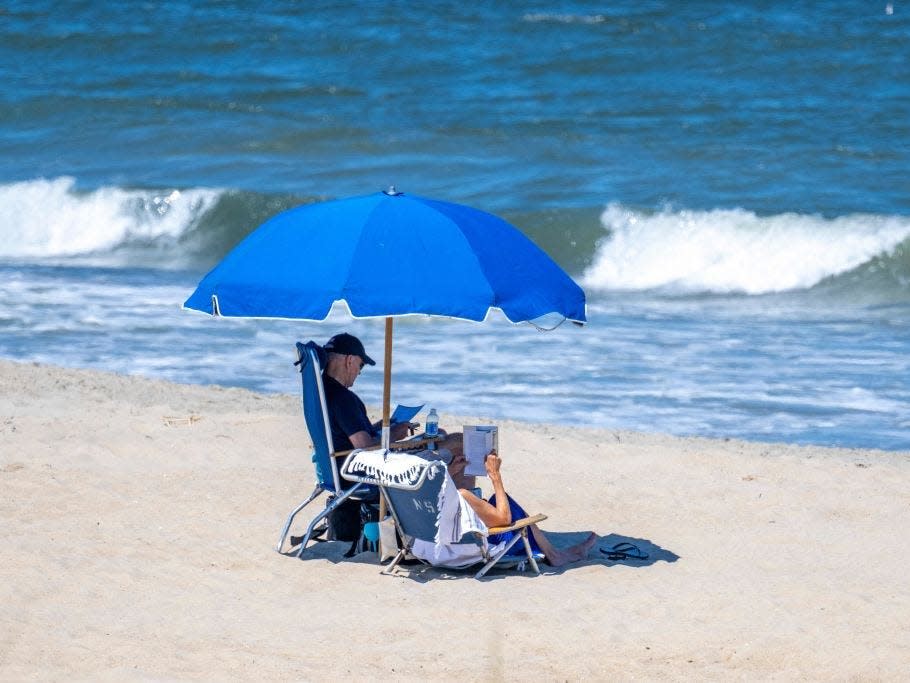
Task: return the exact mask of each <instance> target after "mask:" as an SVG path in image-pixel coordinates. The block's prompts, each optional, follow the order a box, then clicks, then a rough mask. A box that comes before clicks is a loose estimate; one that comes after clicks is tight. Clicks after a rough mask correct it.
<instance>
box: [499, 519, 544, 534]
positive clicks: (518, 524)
mask: <svg viewBox="0 0 910 683" xmlns="http://www.w3.org/2000/svg"><path fill="white" fill-rule="evenodd" d="M546 518H547V516H546V515H531V516H530V517H524V518H522V519H519V520H517V521H514V522H512V523H511V524H510V525H509V526H491V527H490V529H489V531H490V534H501V533H504V532H506V531H515V530H516V529H523V528H525V527H526V526H531V525H532V524H537V523H538V522H542V521H544V520H545V519H546Z"/></svg>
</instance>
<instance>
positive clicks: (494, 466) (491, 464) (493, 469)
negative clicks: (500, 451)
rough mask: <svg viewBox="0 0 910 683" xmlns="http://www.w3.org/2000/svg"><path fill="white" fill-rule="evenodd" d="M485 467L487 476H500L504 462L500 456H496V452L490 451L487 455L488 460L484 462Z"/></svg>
mask: <svg viewBox="0 0 910 683" xmlns="http://www.w3.org/2000/svg"><path fill="white" fill-rule="evenodd" d="M483 464H484V466H485V467H486V468H487V475H488V476H490V477H498V476H499V468H500V467H501V466H502V460H500V459H499V456H498V455H497V454H496V451H490V452H489V453H487V457H486V459H485V460H484V461H483Z"/></svg>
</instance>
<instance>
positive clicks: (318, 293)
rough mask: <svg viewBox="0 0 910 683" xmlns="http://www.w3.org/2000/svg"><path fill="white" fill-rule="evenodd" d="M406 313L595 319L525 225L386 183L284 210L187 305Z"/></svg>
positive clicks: (306, 315) (263, 313)
mask: <svg viewBox="0 0 910 683" xmlns="http://www.w3.org/2000/svg"><path fill="white" fill-rule="evenodd" d="M339 301H343V302H345V303H346V304H347V306H348V309H349V310H350V312H351V314H352V315H353V316H354V317H357V318H362V317H388V316H398V315H405V314H427V315H440V316H448V317H452V318H463V319H467V320H483V319H485V318H486V316H487V313H488V312H489V310H490V309H491V308H497V309H500V310H501V311H502V312H503V314H504V315H505V316H506V317H507V318H508V319H509V320H511V321H512V322H522V321H531V320H535V319H537V318H541V317H543V316H546V315H553V314H555V315H558V316H560V317H561V318H564V319H568V320H571V321H574V322H578V323H583V322H585V295H584V291H583V290H582V289H581V287H579V286H578V285H577V284H576V283H575V282H573V281H572V279H571V278H570V277H569V276H568V275H567V274H566V273H565V272H564V271H563V270H562V269H561V268H560V267H559V266H558V265H557V264H556V263H554V262H553V261H552V259H550V257H549V256H548V255H547V254H546V253H545V252H543V251H542V250H541V249H540V248H539V247H537V245H535V244H534V243H533V242H531V240H529V239H528V238H527V237H525V236H524V234H523V233H521V231H519V230H518V229H516V228H515V227H513V226H511V225H510V224H508V223H507V222H506V221H504V220H502V219H501V218H498V217H496V216H494V215H492V214H489V213H486V212H484V211H480V210H478V209H474V208H471V207H468V206H463V205H460V204H453V203H450V202H443V201H438V200H433V199H426V198H423V197H417V196H414V195H408V194H403V193H399V192H395V191H394V190H393V189H392V190H389V191H386V192H377V193H375V194H370V195H365V196H361V197H353V198H349V199H341V200H336V201H329V202H323V203H319V204H308V205H304V206H300V207H297V208H294V209H290V210H288V211H285V212H283V213H281V214H278V215H277V216H275V217H273V218H272V219H270V220H269V221H267V222H266V223H264V224H263V225H262V226H260V227H259V228H258V229H256V230H255V231H254V232H252V233H251V234H250V235H249V236H248V237H247V238H246V239H244V240H243V241H242V242H241V243H240V244H238V245H237V246H236V247H235V248H234V249H233V250H232V251H231V252H230V253H229V254H228V255H227V256H226V257H225V258H224V260H223V261H222V262H221V263H220V264H218V266H216V267H215V268H214V269H213V270H212V271H211V272H210V273H209V274H208V275H206V276H205V278H204V279H203V280H202V281H201V282H200V283H199V286H198V287H197V289H196V291H195V292H193V294H192V296H190V298H189V299H187V301H186V303H185V304H184V307H185V308H190V309H195V310H199V311H204V312H206V313H211V314H213V315H221V316H228V317H253V318H292V319H302V320H324V319H325V317H326V316H327V315H328V313H329V311H330V309H331V308H332V305H333V304H334V303H335V302H339Z"/></svg>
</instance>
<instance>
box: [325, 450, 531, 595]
mask: <svg viewBox="0 0 910 683" xmlns="http://www.w3.org/2000/svg"><path fill="white" fill-rule="evenodd" d="M437 457H438V456H437V455H436V454H435V453H434V452H433V451H425V452H424V453H422V454H404V453H388V454H386V453H385V452H383V451H382V450H377V451H354V452H353V453H351V454H350V455H349V456H348V457H347V458H346V459H345V462H344V465H343V466H342V468H341V474H342V476H343V477H344V478H345V479H349V480H351V481H356V482H358V483H361V484H372V485H375V486H377V487H379V490H380V492H381V493H382V495H383V497H384V498H385V500H386V504H387V506H388V508H389V511H390V512H391V514H392V518H393V519H394V520H395V524H396V526H397V527H398V531H399V534H400V535H401V537H402V541H403V546H404V547H402V548H401V549H400V550H399V552H398V555H397V556H396V557H395V559H394V560H393V561H392V563H391V564H390V565H389V566H388V567H387V568H386V569H385V570H383V572H382V573H383V574H392V573H394V572H395V570H396V568H397V567H398V565H399V563H400V562H401V561H402V560H403V559H404V558H405V557H406V556H407V555H409V554H410V555H413V556H414V557H416V558H417V559H419V560H421V561H423V562H425V563H427V564H430V565H432V566H435V567H446V568H452V569H464V568H467V567H471V566H474V565H477V564H482V565H483V566H482V567H481V569H480V571H478V572H477V574H476V575H475V578H477V579H479V578H481V577H482V576H483V575H484V574H486V573H487V572H488V571H489V570H490V569H491V568H492V567H494V566H496V565H499V566H502V567H506V566H511V567H519V568H520V569H523V565H524V563H525V562H527V563H528V564H530V565H531V567H532V568H533V569H534V571H535V572H536V573H538V574H540V568H539V567H538V566H537V561H538V560H542V559H543V555H542V554H541V553H535V552H534V551H533V550H532V549H531V544H530V543H529V541H528V528H529V527H530V526H531V525H532V524H537V523H538V522H541V521H543V520H545V519H546V516H545V515H534V516H531V517H526V518H524V519H520V520H513V521H512V524H511V525H509V526H507V527H491V528H487V527H486V525H485V524H484V523H483V522H482V521H481V520H480V519H478V518H477V516H476V514H475V513H474V511H473V510H472V509H471V507H470V506H469V505H468V504H467V501H465V500H464V499H463V498H462V497H461V494H459V492H458V489H457V488H456V486H455V482H454V481H452V477H451V476H449V472H448V470H447V469H446V466H445V464H444V463H443V462H441V461H440V460H438V459H436V458H437ZM506 531H514V532H516V533H515V534H513V535H512V537H511V539H510V540H508V541H506V542H504V543H500V544H497V545H495V546H490V545H489V543H488V542H487V538H488V536H490V535H491V534H501V533H504V532H506ZM519 540H521V541H522V543H523V544H524V550H525V553H524V555H509V554H507V553H508V552H509V550H510V549H511V548H512V546H513V545H515V544H516V543H517V542H518V541H519Z"/></svg>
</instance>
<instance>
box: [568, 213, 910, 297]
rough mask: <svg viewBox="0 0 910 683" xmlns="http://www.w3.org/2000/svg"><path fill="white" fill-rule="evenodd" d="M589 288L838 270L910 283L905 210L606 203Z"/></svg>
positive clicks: (709, 285) (729, 282)
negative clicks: (826, 211)
mask: <svg viewBox="0 0 910 683" xmlns="http://www.w3.org/2000/svg"><path fill="white" fill-rule="evenodd" d="M601 223H602V224H603V228H604V231H605V233H604V235H603V237H602V239H601V240H600V242H599V243H598V246H597V249H596V253H595V254H594V257H593V260H592V262H591V264H590V266H589V267H588V268H587V269H586V271H585V273H584V276H583V285H584V286H585V288H586V289H588V290H594V291H598V290H599V291H606V290H666V291H669V292H679V293H700V292H710V293H724V294H727V293H738V294H750V295H755V294H768V293H773V292H784V291H789V290H801V289H810V288H812V287H815V286H817V285H819V284H821V283H826V282H830V281H831V280H832V279H834V278H838V277H840V276H846V275H847V274H850V275H851V279H852V280H856V279H859V280H876V281H877V282H878V283H879V284H887V285H890V286H897V287H900V288H902V289H903V290H904V291H910V217H906V216H882V215H873V214H854V215H850V216H841V217H837V218H824V217H821V216H816V215H804V214H795V213H783V214H777V215H773V216H759V215H756V214H755V213H752V212H750V211H745V210H742V209H733V210H721V209H717V210H713V211H687V210H682V211H672V210H664V211H660V212H656V213H648V212H644V211H637V210H633V209H630V208H627V207H624V206H622V205H621V204H610V205H608V206H607V208H606V210H605V211H604V212H603V214H602V216H601Z"/></svg>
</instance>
